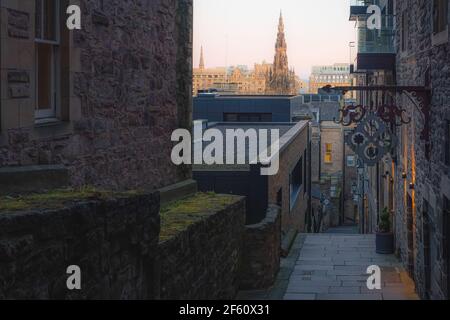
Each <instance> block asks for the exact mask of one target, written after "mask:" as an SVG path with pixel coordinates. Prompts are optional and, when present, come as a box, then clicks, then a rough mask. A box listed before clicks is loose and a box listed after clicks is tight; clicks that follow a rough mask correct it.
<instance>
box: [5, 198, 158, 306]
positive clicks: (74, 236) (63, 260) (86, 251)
mask: <svg viewBox="0 0 450 320" xmlns="http://www.w3.org/2000/svg"><path fill="white" fill-rule="evenodd" d="M159 228H160V222H159V195H158V194H148V195H137V196H126V197H125V196H123V197H117V198H116V199H112V200H108V201H94V200H92V201H86V202H78V203H76V204H73V205H69V206H67V207H66V208H63V209H55V210H42V211H38V210H35V211H28V212H16V213H14V212H1V213H0V299H151V298H153V297H154V288H155V282H156V279H155V278H154V273H153V271H154V264H155V258H156V252H157V248H158V241H159ZM71 265H78V266H79V267H80V268H81V290H79V291H78V290H75V291H69V290H68V289H67V286H66V281H67V279H68V277H69V275H68V274H66V270H67V268H68V267H69V266H71Z"/></svg>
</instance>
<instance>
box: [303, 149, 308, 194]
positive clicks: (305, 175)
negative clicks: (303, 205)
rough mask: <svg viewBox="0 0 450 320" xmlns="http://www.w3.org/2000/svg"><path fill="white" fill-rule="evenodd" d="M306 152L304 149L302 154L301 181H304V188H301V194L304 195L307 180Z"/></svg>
mask: <svg viewBox="0 0 450 320" xmlns="http://www.w3.org/2000/svg"><path fill="white" fill-rule="evenodd" d="M307 151H308V150H306V149H305V152H303V180H305V187H304V188H303V194H305V193H306V182H307V179H308V162H307V161H306V159H307V156H308V153H307Z"/></svg>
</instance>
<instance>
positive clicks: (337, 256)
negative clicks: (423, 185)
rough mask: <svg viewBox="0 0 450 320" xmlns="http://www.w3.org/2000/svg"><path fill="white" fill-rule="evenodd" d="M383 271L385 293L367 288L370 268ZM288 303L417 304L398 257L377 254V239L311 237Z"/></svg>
mask: <svg viewBox="0 0 450 320" xmlns="http://www.w3.org/2000/svg"><path fill="white" fill-rule="evenodd" d="M372 265H377V266H379V267H380V268H381V277H382V279H381V281H382V289H381V290H369V289H368V288H367V279H368V278H369V276H370V275H368V274H367V268H368V267H369V266H372ZM284 299H285V300H417V299H418V296H417V295H416V293H415V288H414V283H413V281H412V280H411V279H410V278H409V276H408V275H407V273H406V272H405V270H404V269H403V268H402V266H401V264H400V263H399V261H398V259H397V258H396V257H395V256H394V255H380V254H377V253H376V252H375V235H357V234H345V233H340V232H337V233H327V234H308V235H304V241H303V243H302V247H301V249H300V253H299V255H298V257H297V259H296V262H295V265H294V266H293V269H292V272H291V273H290V277H289V280H288V282H287V288H286V292H285V294H284Z"/></svg>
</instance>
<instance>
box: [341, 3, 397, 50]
mask: <svg viewBox="0 0 450 320" xmlns="http://www.w3.org/2000/svg"><path fill="white" fill-rule="evenodd" d="M370 5H378V6H379V7H380V9H381V29H380V30H377V29H375V30H370V29H369V28H368V27H367V20H368V19H369V17H370V14H368V13H367V8H368V7H369V6H370ZM392 5H393V2H392V1H391V0H351V4H350V20H351V21H356V22H357V32H358V53H359V54H363V53H372V54H373V53H395V49H394V15H393V6H392Z"/></svg>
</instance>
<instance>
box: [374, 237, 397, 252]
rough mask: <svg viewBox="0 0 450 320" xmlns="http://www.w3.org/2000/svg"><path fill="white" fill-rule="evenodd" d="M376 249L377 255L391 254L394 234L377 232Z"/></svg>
mask: <svg viewBox="0 0 450 320" xmlns="http://www.w3.org/2000/svg"><path fill="white" fill-rule="evenodd" d="M376 249H377V253H378V254H393V253H394V234H393V233H392V232H377V234H376Z"/></svg>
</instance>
